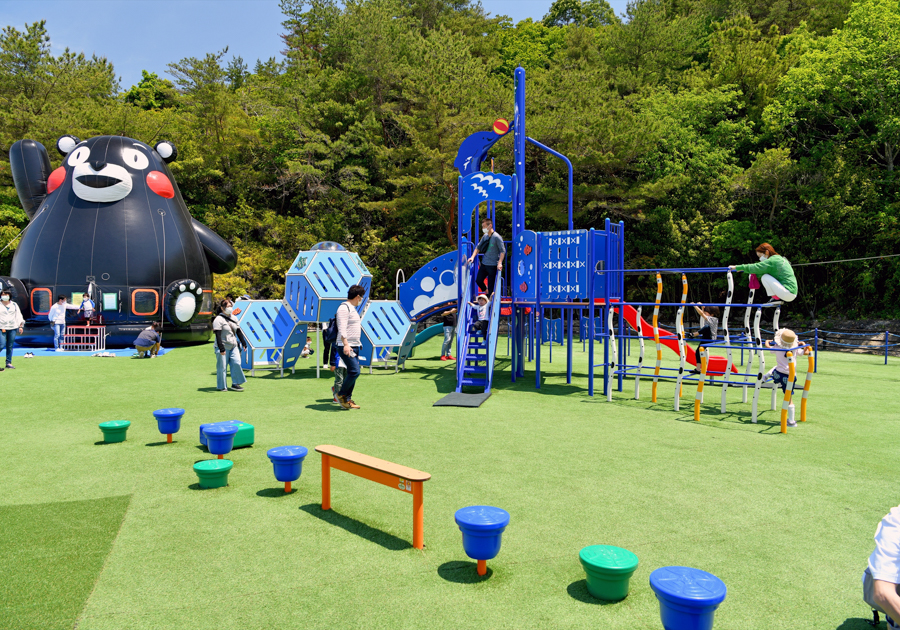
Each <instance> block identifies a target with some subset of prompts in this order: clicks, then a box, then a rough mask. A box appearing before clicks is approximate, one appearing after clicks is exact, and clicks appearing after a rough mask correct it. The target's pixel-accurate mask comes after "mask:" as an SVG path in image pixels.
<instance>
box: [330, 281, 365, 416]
mask: <svg viewBox="0 0 900 630" xmlns="http://www.w3.org/2000/svg"><path fill="white" fill-rule="evenodd" d="M365 294H366V290H365V289H364V288H362V287H361V286H359V285H358V284H354V285H353V286H352V287H350V288H349V289H347V301H346V302H341V305H340V306H338V310H337V314H335V318H336V319H337V327H338V343H337V347H338V356H339V357H340V358H341V361H343V362H344V365H346V366H347V375H346V376H345V377H344V382H343V383H342V384H341V391H339V392H337V400H338V404H340V406H341V407H343V408H344V409H359V405H357V404H356V403H355V402H353V387H354V386H355V385H356V379H357V378H358V377H359V351H360V350H361V349H362V340H361V338H362V325H361V320H360V317H359V312H358V311H357V310H356V309H357V308H358V307H359V305H360V303H361V302H362V301H363V296H364V295H365Z"/></svg>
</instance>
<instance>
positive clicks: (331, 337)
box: [322, 316, 338, 344]
mask: <svg viewBox="0 0 900 630" xmlns="http://www.w3.org/2000/svg"><path fill="white" fill-rule="evenodd" d="M337 334H338V325H337V316H335V317H332V318H331V319H329V320H328V324H327V325H326V326H325V329H324V330H323V331H322V341H324V342H325V343H327V344H332V343H334V342H335V341H337Z"/></svg>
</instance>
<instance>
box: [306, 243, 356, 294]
mask: <svg viewBox="0 0 900 630" xmlns="http://www.w3.org/2000/svg"><path fill="white" fill-rule="evenodd" d="M303 275H304V276H306V278H307V279H308V280H309V282H310V284H311V285H312V287H313V289H315V291H316V293H318V294H319V297H320V298H331V299H341V300H346V299H347V289H349V288H350V287H351V286H353V285H354V284H359V281H360V280H361V279H362V272H361V271H360V270H359V267H358V266H357V265H356V263H355V262H354V261H353V258H351V256H350V253H349V252H316V255H315V257H314V258H313V260H312V262H311V263H309V265H308V266H307V268H306V271H305V272H304V274H303Z"/></svg>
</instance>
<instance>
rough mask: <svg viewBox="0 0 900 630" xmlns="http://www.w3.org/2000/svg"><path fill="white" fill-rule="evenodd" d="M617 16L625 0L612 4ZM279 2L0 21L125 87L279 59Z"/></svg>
mask: <svg viewBox="0 0 900 630" xmlns="http://www.w3.org/2000/svg"><path fill="white" fill-rule="evenodd" d="M482 4H483V6H484V7H485V10H487V11H488V12H490V13H491V14H493V15H508V16H510V17H511V18H513V20H514V21H516V22H518V21H519V20H524V19H525V18H528V17H531V18H534V19H535V20H539V19H541V18H542V17H543V16H544V14H546V13H547V9H548V8H549V7H550V5H551V4H552V0H482ZM610 4H611V5H612V6H613V8H614V9H615V10H616V12H617V13H621V12H622V11H624V9H625V0H613V1H612V2H610ZM282 19H283V16H282V14H281V10H280V9H279V8H278V0H155V1H153V2H149V1H147V0H27V1H26V0H17V1H9V0H6V1H4V2H0V25H3V26H7V25H10V26H14V27H16V28H17V29H19V30H24V28H25V24H26V23H31V22H35V21H38V20H47V30H48V32H49V34H50V39H51V44H52V46H53V51H54V53H55V54H58V53H59V52H61V51H62V50H63V49H64V48H66V47H69V48H71V49H72V50H75V51H80V52H84V53H85V54H87V55H91V54H97V55H98V56H104V57H106V58H107V59H109V60H110V61H111V62H112V64H113V66H114V67H115V69H116V73H117V74H118V75H119V76H120V77H121V79H122V87H123V88H126V89H127V88H128V87H129V86H131V85H132V84H134V83H137V82H138V81H139V80H140V78H141V70H149V71H150V72H156V73H157V74H159V75H161V76H167V75H166V64H167V63H171V62H175V61H178V60H180V59H183V58H185V57H202V56H203V55H204V54H206V53H207V52H215V51H218V50H221V49H222V48H224V47H225V46H228V55H227V56H226V59H230V58H231V56H232V55H236V56H241V57H243V58H244V61H245V62H247V64H248V65H249V66H250V67H251V68H252V67H253V64H254V63H255V61H256V60H257V59H268V58H269V57H272V56H275V57H279V58H280V53H279V51H280V50H281V48H282V46H281V40H280V38H279V37H278V35H279V34H280V33H281V32H282V29H281V21H282Z"/></svg>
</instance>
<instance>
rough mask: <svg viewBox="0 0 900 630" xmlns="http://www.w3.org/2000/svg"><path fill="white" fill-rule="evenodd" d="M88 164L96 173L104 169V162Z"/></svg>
mask: <svg viewBox="0 0 900 630" xmlns="http://www.w3.org/2000/svg"><path fill="white" fill-rule="evenodd" d="M89 164H90V165H91V168H92V169H94V171H95V172H98V173H99V172H100V171H102V170H103V169H104V168H106V162H89Z"/></svg>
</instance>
